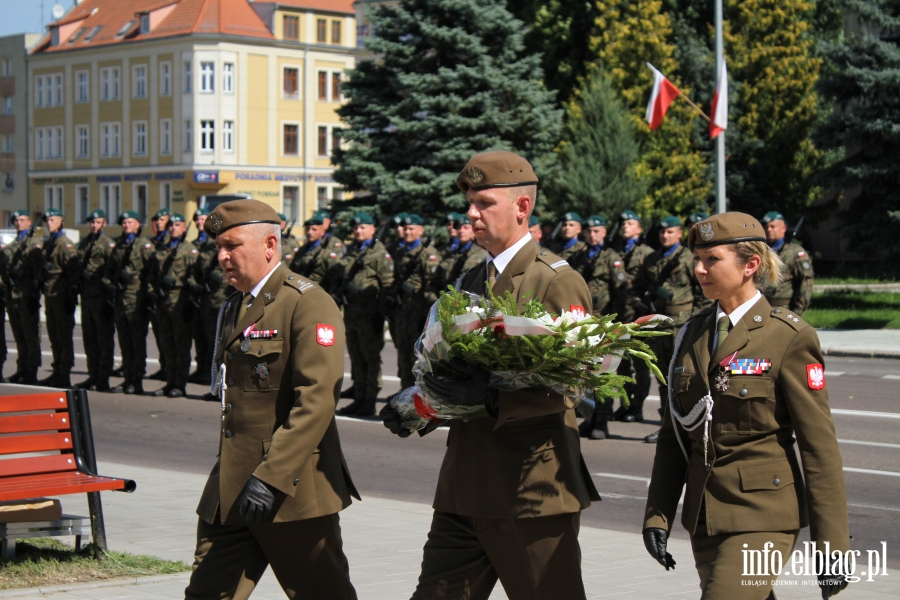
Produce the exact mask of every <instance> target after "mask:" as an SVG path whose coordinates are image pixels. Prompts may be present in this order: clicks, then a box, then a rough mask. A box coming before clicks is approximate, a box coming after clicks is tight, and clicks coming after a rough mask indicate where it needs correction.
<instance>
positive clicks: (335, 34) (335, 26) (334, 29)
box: [331, 21, 341, 44]
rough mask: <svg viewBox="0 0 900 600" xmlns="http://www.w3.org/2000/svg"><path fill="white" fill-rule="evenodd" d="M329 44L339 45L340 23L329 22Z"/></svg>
mask: <svg viewBox="0 0 900 600" xmlns="http://www.w3.org/2000/svg"><path fill="white" fill-rule="evenodd" d="M331 43H332V44H340V43H341V22H340V21H332V22H331Z"/></svg>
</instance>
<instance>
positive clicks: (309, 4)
mask: <svg viewBox="0 0 900 600" xmlns="http://www.w3.org/2000/svg"><path fill="white" fill-rule="evenodd" d="M260 1H261V2H266V1H267V0H260ZM273 1H274V3H275V4H280V5H282V6H293V7H297V8H309V9H311V10H322V11H327V12H336V13H345V14H348V15H353V14H356V11H355V10H354V9H353V2H354V0H273Z"/></svg>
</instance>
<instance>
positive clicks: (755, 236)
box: [688, 212, 766, 252]
mask: <svg viewBox="0 0 900 600" xmlns="http://www.w3.org/2000/svg"><path fill="white" fill-rule="evenodd" d="M765 241H766V236H765V230H764V229H763V226H762V225H761V224H760V222H759V221H757V220H756V219H755V218H754V217H752V216H750V215H748V214H746V213H742V212H725V213H719V214H716V215H713V216H711V217H709V218H708V219H705V220H703V221H700V222H699V223H697V224H696V225H694V226H693V227H692V228H691V232H690V233H689V234H688V250H690V251H692V252H693V251H694V249H695V248H709V247H711V246H719V245H722V244H736V243H738V242H765Z"/></svg>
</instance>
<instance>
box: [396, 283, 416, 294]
mask: <svg viewBox="0 0 900 600" xmlns="http://www.w3.org/2000/svg"><path fill="white" fill-rule="evenodd" d="M415 291H416V286H414V285H413V284H411V283H410V282H408V281H404V282H403V283H402V284H401V285H400V292H401V293H402V294H403V295H404V296H412V295H413V294H414V293H415Z"/></svg>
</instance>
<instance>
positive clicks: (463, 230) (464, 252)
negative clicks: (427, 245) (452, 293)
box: [430, 214, 487, 302]
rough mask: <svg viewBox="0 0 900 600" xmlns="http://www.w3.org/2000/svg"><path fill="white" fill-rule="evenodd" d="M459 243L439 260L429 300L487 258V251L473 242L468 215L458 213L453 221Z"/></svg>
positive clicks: (435, 297) (472, 232) (473, 234)
mask: <svg viewBox="0 0 900 600" xmlns="http://www.w3.org/2000/svg"><path fill="white" fill-rule="evenodd" d="M455 224H456V228H457V231H458V234H457V235H458V239H459V245H458V247H457V248H456V250H455V251H454V252H451V253H450V254H449V256H448V257H447V258H445V259H444V260H443V261H441V265H440V267H439V268H438V271H437V273H436V275H435V281H434V283H433V287H432V290H433V291H432V294H431V298H430V299H431V301H432V302H436V301H437V299H438V296H440V293H441V292H443V291H444V290H446V289H447V286H448V285H454V284H455V283H456V280H457V279H459V276H460V275H462V274H463V273H465V272H466V271H468V270H469V269H472V268H474V267H477V266H478V265H480V264H481V263H483V262H484V261H485V260H487V251H486V250H485V249H484V248H482V247H481V246H479V245H478V244H476V243H475V232H474V231H473V230H472V222H471V221H470V220H469V217H468V215H464V214H460V215H458V217H457V220H456V222H455Z"/></svg>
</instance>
